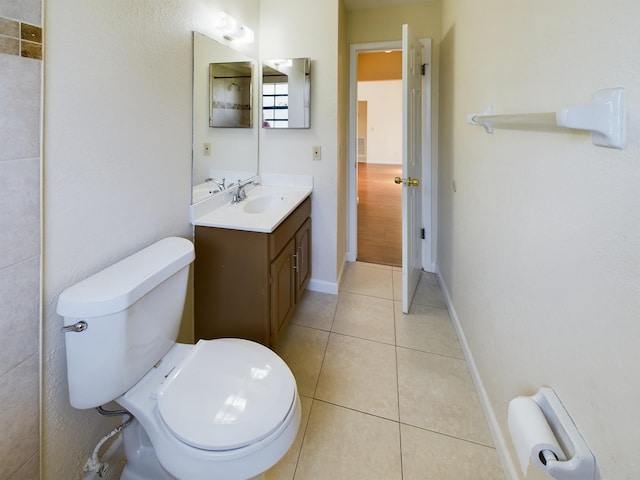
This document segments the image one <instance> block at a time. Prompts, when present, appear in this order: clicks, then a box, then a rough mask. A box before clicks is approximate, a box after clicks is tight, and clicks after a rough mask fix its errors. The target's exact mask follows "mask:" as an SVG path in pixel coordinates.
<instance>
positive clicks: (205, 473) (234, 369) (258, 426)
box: [58, 237, 301, 480]
mask: <svg viewBox="0 0 640 480" xmlns="http://www.w3.org/2000/svg"><path fill="white" fill-rule="evenodd" d="M193 258H194V254H193V245H192V244H191V242H189V241H188V240H185V239H181V238H175V237H174V238H168V239H164V240H161V241H160V242H157V243H156V244H154V245H151V246H150V247H147V248H146V249H144V250H142V251H140V252H138V253H137V254H134V255H132V256H131V257H128V258H126V259H125V260H122V261H121V262H119V263H117V264H115V265H113V266H111V267H109V268H108V269H105V270H103V271H102V272H99V273H97V274H96V275H94V276H92V277H89V278H88V279H86V280H84V281H82V282H80V283H78V284H76V285H74V286H73V287H70V288H69V289H67V290H65V292H63V293H62V294H61V295H60V297H59V298H58V313H59V314H60V315H62V316H63V317H64V323H65V328H64V329H63V331H65V342H66V347H67V372H68V382H69V398H70V402H71V404H72V406H74V407H76V408H91V407H97V406H99V405H102V404H104V403H107V402H109V401H112V400H115V401H116V402H117V403H119V404H120V405H122V407H124V408H125V409H126V410H127V411H128V412H130V413H131V414H132V415H133V416H134V417H135V421H133V422H132V423H131V424H130V425H129V426H128V427H126V428H125V429H124V433H123V436H124V449H125V455H126V457H127V465H126V467H125V469H124V471H123V474H122V477H121V478H122V479H123V480H143V479H144V480H148V479H153V480H165V479H166V480H169V479H181V480H212V479H216V478H220V479H225V480H234V479H238V480H242V479H248V478H252V477H255V476H257V475H260V474H261V473H263V472H265V471H266V470H268V469H269V468H270V467H271V466H273V465H274V464H275V463H277V462H278V461H279V460H280V459H281V458H282V457H283V456H284V455H285V454H286V452H287V451H288V449H289V448H290V447H291V445H292V443H293V441H294V440H295V437H296V434H297V432H298V428H299V426H300V416H301V415H300V411H301V407H300V399H299V396H298V392H297V387H296V382H295V379H294V377H293V374H292V373H291V370H290V369H289V368H288V367H287V365H286V364H285V363H284V361H283V360H282V359H281V358H280V357H278V356H277V355H276V354H275V353H274V352H272V351H271V350H269V349H268V348H266V347H264V346H263V345H260V344H258V343H255V342H252V341H249V340H242V339H231V338H226V339H215V340H200V341H198V343H197V344H196V345H187V344H179V343H176V342H175V339H176V337H177V330H178V327H179V324H180V320H181V316H182V308H183V305H184V299H185V294H186V284H187V278H188V268H189V267H188V266H189V264H190V263H191V262H192V261H193Z"/></svg>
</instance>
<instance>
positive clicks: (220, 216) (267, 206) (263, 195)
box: [192, 185, 313, 233]
mask: <svg viewBox="0 0 640 480" xmlns="http://www.w3.org/2000/svg"><path fill="white" fill-rule="evenodd" d="M312 191H313V187H288V186H285V187H282V186H271V185H258V186H256V187H255V188H247V190H246V192H247V197H246V198H245V199H244V200H242V201H240V202H238V203H232V202H231V197H232V195H231V193H232V192H231V190H228V191H227V192H226V194H225V193H224V192H223V193H222V194H221V195H213V196H212V198H211V199H210V200H205V201H204V202H201V203H200V204H197V205H203V204H204V203H206V202H209V205H207V211H206V212H204V213H203V214H201V215H200V216H198V217H197V218H195V219H193V220H192V222H193V224H194V225H198V226H202V227H218V228H230V229H234V230H246V231H251V232H263V233H271V232H273V231H274V230H275V229H276V228H277V227H278V225H280V222H282V220H284V219H285V218H286V217H287V215H289V214H290V213H291V212H292V211H293V210H295V208H296V207H297V206H298V205H300V204H301V203H302V202H303V201H304V200H305V199H306V198H307V197H308V196H309V195H311V192H312ZM213 202H215V203H213ZM203 206H204V205H203Z"/></svg>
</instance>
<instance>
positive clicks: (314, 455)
mask: <svg viewBox="0 0 640 480" xmlns="http://www.w3.org/2000/svg"><path fill="white" fill-rule="evenodd" d="M401 478H402V472H401V465H400V432H399V426H398V424H397V423H396V422H391V421H389V420H385V419H382V418H378V417H374V416H371V415H366V414H364V413H361V412H355V411H353V410H349V409H346V408H342V407H339V406H336V405H330V404H327V403H324V402H319V401H317V400H315V401H314V402H313V407H312V408H311V415H310V417H309V424H308V426H307V431H306V434H305V438H304V442H303V444H302V451H301V452H300V460H299V462H298V468H297V470H296V475H295V480H325V479H326V480H365V479H367V480H368V479H371V480H373V479H380V480H400V479H401Z"/></svg>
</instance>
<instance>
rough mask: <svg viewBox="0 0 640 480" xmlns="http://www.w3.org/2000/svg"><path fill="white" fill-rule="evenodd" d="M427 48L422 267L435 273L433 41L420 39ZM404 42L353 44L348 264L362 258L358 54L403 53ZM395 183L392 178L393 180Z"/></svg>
mask: <svg viewBox="0 0 640 480" xmlns="http://www.w3.org/2000/svg"><path fill="white" fill-rule="evenodd" d="M420 42H421V43H422V44H423V45H424V48H425V50H424V51H425V62H426V63H427V69H426V74H425V75H424V78H423V90H422V92H423V95H422V98H423V119H422V124H423V128H422V135H423V136H422V159H423V164H422V179H421V185H422V186H421V188H422V198H423V204H422V217H423V227H424V229H425V239H424V240H423V241H422V242H423V243H422V268H423V269H424V270H426V271H428V272H435V263H436V259H435V254H436V249H435V241H436V239H437V231H436V228H437V224H436V218H435V215H434V210H435V206H436V205H437V203H436V202H437V197H436V193H437V189H436V186H437V164H436V163H437V162H434V161H433V155H432V149H431V145H432V135H431V125H432V117H431V112H432V107H431V85H432V84H431V72H432V56H431V39H430V38H427V39H420ZM401 48H402V41H401V40H397V41H390V42H372V43H353V44H351V45H350V52H349V131H348V134H347V145H348V146H349V148H348V156H349V158H348V160H347V162H346V165H347V254H346V260H347V261H348V262H355V261H356V259H357V257H358V200H357V199H358V171H357V166H358V135H357V133H358V130H357V129H358V118H357V112H358V110H357V108H358V53H360V52H370V51H380V50H399V49H401ZM390 181H391V179H390Z"/></svg>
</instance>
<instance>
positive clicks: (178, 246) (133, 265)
mask: <svg viewBox="0 0 640 480" xmlns="http://www.w3.org/2000/svg"><path fill="white" fill-rule="evenodd" d="M194 258H195V254H194V249H193V243H191V242H190V241H189V240H187V239H184V238H179V237H168V238H164V239H162V240H160V241H158V242H156V243H154V244H153V245H150V246H148V247H147V248H145V249H143V250H140V251H139V252H136V253H134V254H133V255H131V256H129V257H127V258H125V259H123V260H121V261H119V262H118V263H116V264H114V265H111V266H110V267H107V268H105V269H104V270H101V271H100V272H98V273H96V274H94V275H92V276H90V277H89V278H87V279H85V280H82V281H81V282H79V283H76V284H75V285H73V286H71V287H69V288H67V289H66V290H65V291H64V292H62V293H61V294H60V296H59V297H58V305H57V312H58V314H59V315H62V316H63V317H69V318H90V317H98V316H101V315H109V314H112V313H117V312H120V311H122V310H125V309H126V308H128V307H129V306H131V305H132V304H133V303H135V302H136V301H137V300H138V299H139V298H140V297H142V296H143V295H144V294H146V293H147V292H149V291H151V290H152V289H153V288H155V287H156V286H158V285H159V284H160V283H162V282H163V281H164V280H165V279H167V278H169V277H170V276H171V275H173V274H174V273H176V272H178V271H179V270H181V269H182V268H183V267H185V266H187V265H189V264H190V263H191V262H193V259H194Z"/></svg>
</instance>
